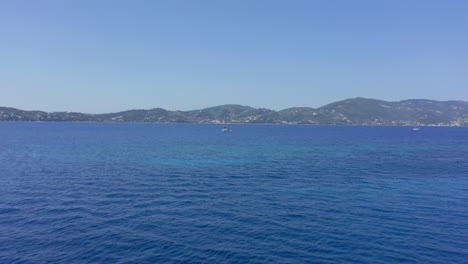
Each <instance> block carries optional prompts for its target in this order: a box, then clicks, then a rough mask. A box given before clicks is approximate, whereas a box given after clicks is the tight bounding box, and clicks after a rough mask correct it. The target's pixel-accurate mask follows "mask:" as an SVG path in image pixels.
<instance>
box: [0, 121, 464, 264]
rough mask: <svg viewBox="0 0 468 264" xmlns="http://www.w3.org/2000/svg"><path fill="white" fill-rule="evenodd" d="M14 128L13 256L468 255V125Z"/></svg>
mask: <svg viewBox="0 0 468 264" xmlns="http://www.w3.org/2000/svg"><path fill="white" fill-rule="evenodd" d="M221 128H222V126H220V125H201V124H131V123H31V122H24V123H20V122H17V123H11V122H3V123H0V170H1V171H0V263H67V264H68V263H372V264H377V263H467V259H468V128H440V127H424V128H422V129H421V130H419V131H412V130H411V128H410V127H364V126H363V127H349V126H309V125H302V126H295V125H232V126H231V129H232V131H231V132H220V129H221Z"/></svg>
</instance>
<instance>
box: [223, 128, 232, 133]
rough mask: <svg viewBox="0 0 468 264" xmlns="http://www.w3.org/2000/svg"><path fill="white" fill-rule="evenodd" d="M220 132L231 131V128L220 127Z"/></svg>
mask: <svg viewBox="0 0 468 264" xmlns="http://www.w3.org/2000/svg"><path fill="white" fill-rule="evenodd" d="M221 131H222V132H229V131H231V129H230V128H229V127H223V129H221Z"/></svg>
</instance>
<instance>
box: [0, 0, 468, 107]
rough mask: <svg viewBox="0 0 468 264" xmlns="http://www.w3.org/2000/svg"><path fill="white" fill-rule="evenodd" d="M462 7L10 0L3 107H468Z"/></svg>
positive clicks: (437, 1)
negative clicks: (360, 102)
mask: <svg viewBox="0 0 468 264" xmlns="http://www.w3.org/2000/svg"><path fill="white" fill-rule="evenodd" d="M467 14H468V1H466V0H459V1H457V0H447V1H442V0H353V1H350V0H305V1H298V0H282V1H275V0H235V1H234V0H226V1H218V0H213V1H204V0H184V1H179V0H165V1H163V0H161V1H158V0H148V1H143V0H127V1H116V0H79V1H73V0H68V1H65V0H30V1H22V0H10V1H7V0H4V1H0V105H1V106H11V107H16V108H21V109H28V110H32V109H40V110H46V111H81V112H88V113H102V112H113V111H119V110H127V109H133V108H140V109H141V108H145V109H147V108H154V107H162V108H166V109H169V110H177V109H179V110H191V109H199V108H204V107H209V106H214V105H220V104H228V103H236V104H243V105H250V106H253V107H266V108H271V109H276V110H278V109H284V108H287V107H292V106H310V107H319V106H322V105H324V104H327V103H330V102H333V101H337V100H342V99H346V98H352V97H358V96H361V97H368V98H376V99H383V100H400V99H409V98H428V99H436V100H450V99H454V100H465V101H468V15H467Z"/></svg>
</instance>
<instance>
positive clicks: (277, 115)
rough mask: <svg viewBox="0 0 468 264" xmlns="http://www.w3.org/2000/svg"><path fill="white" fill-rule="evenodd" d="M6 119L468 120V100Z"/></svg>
mask: <svg viewBox="0 0 468 264" xmlns="http://www.w3.org/2000/svg"><path fill="white" fill-rule="evenodd" d="M0 121H44V122H45V121H55V122H58V121H62V122H150V123H238V124H337V125H408V126H468V102H464V101H435V100H425V99H411V100H403V101H398V102H387V101H382V100H375V99H367V98H361V97H358V98H353V99H347V100H343V101H338V102H334V103H331V104H328V105H325V106H322V107H319V108H310V107H293V108H288V109H284V110H281V111H274V110H270V109H266V108H253V107H249V106H242V105H220V106H215V107H209V108H204V109H200V110H192V111H169V110H165V109H162V108H153V109H149V110H128V111H123V112H117V113H107V114H84V113H78V112H51V113H48V112H44V111H24V110H19V109H16V108H10V107H0Z"/></svg>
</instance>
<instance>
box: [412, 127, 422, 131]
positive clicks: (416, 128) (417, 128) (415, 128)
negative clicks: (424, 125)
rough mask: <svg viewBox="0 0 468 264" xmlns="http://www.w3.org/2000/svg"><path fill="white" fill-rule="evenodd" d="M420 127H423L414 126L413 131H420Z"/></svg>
mask: <svg viewBox="0 0 468 264" xmlns="http://www.w3.org/2000/svg"><path fill="white" fill-rule="evenodd" d="M420 129H421V128H419V127H413V131H418V130H420Z"/></svg>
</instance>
